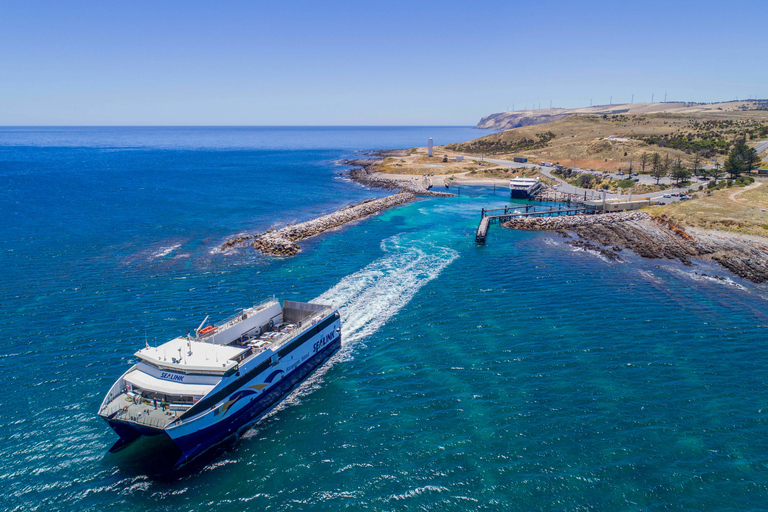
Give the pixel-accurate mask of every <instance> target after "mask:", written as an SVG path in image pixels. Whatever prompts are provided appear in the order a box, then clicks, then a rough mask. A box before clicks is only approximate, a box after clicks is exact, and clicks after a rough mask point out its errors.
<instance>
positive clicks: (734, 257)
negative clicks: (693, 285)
mask: <svg viewBox="0 0 768 512" xmlns="http://www.w3.org/2000/svg"><path fill="white" fill-rule="evenodd" d="M504 226H505V227H508V228H513V229H531V230H555V231H557V232H558V234H560V233H561V232H566V231H567V232H571V233H575V234H576V235H578V237H579V238H580V239H581V241H584V242H595V243H599V244H601V245H603V246H609V247H611V248H612V251H610V252H613V253H614V254H615V253H616V252H617V251H619V250H621V247H626V248H629V249H632V250H633V251H635V252H636V253H637V254H639V255H640V256H642V257H644V258H668V259H677V260H680V261H681V262H682V263H683V264H685V265H691V264H692V263H691V258H699V259H703V260H711V261H716V262H717V263H719V264H720V265H722V266H723V267H725V268H727V269H728V270H730V271H731V272H733V273H734V274H736V275H738V276H740V277H743V278H744V279H748V280H749V281H752V282H755V283H764V282H768V239H760V238H758V237H750V236H744V235H739V234H735V233H725V232H718V231H708V230H700V229H689V231H686V230H685V229H683V227H682V226H680V225H678V224H677V223H676V222H675V221H674V220H672V219H670V218H668V217H665V216H660V217H652V216H651V215H649V214H648V213H645V212H618V213H607V214H602V215H576V216H571V217H565V216H563V217H538V218H537V217H523V218H518V219H512V220H510V221H508V222H506V223H504ZM693 235H695V236H693ZM561 236H562V235H561ZM567 243H568V242H567ZM571 245H574V244H573V243H571ZM583 247H585V248H587V247H586V246H583ZM588 248H590V249H592V247H588ZM593 250H594V249H593ZM598 252H601V251H598ZM601 254H604V253H603V252H601ZM606 256H608V255H607V254H606ZM616 256H617V257H618V255H616ZM608 257H610V256H608Z"/></svg>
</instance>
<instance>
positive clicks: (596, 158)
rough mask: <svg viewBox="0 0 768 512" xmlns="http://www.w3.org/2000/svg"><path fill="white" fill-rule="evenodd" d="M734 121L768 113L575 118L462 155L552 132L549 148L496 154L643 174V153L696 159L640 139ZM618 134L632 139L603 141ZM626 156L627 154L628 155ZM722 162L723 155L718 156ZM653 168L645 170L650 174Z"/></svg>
mask: <svg viewBox="0 0 768 512" xmlns="http://www.w3.org/2000/svg"><path fill="white" fill-rule="evenodd" d="M725 120H734V121H738V122H739V123H744V126H746V125H748V124H752V123H766V122H768V113H767V112H765V111H723V112H720V111H707V112H699V113H688V114H650V115H615V116H605V117H604V116H598V115H584V114H578V115H571V116H569V117H566V118H564V119H560V120H558V121H554V122H551V123H546V124H540V125H532V126H524V127H521V128H515V129H512V130H507V131H504V132H500V133H494V134H490V135H486V136H484V137H480V138H479V139H477V140H476V141H470V142H467V143H462V144H457V145H456V148H455V149H456V152H457V153H458V154H463V153H468V152H474V153H481V152H483V150H482V149H481V148H479V147H477V146H475V147H474V148H473V144H472V143H474V142H478V141H485V142H487V143H492V144H497V145H499V146H501V145H502V144H504V143H506V144H507V145H510V146H516V145H520V143H521V142H523V141H525V140H528V141H533V142H535V141H538V140H540V138H539V137H538V135H539V134H542V133H546V132H552V133H554V134H555V138H554V139H553V140H551V141H550V142H549V143H547V144H546V146H544V147H540V148H538V149H529V150H525V149H522V150H517V151H516V152H511V153H505V152H494V153H493V155H494V157H496V158H512V157H514V156H522V157H527V158H528V159H529V161H531V162H534V163H539V162H540V161H548V162H559V163H560V164H562V165H564V166H566V167H581V168H592V169H598V170H602V171H615V170H619V169H624V170H626V169H627V168H628V166H629V161H630V160H633V164H634V170H636V171H639V170H640V157H641V155H642V154H643V153H659V154H660V155H661V156H662V157H664V156H667V155H668V156H669V157H670V158H671V159H675V158H677V157H680V158H682V159H683V160H684V161H685V162H686V163H688V164H690V160H691V155H688V154H687V153H685V152H683V151H679V150H675V149H670V148H663V147H659V146H656V145H648V144H646V143H645V142H643V141H641V140H637V139H638V138H640V137H647V136H674V135H676V134H687V133H693V131H694V127H693V125H692V123H693V122H699V123H703V122H705V121H725ZM610 135H613V136H615V137H617V138H628V139H630V140H628V141H617V140H612V141H611V140H604V139H605V138H606V137H608V136H610ZM724 136H725V137H726V138H733V137H736V134H730V133H729V134H724ZM436 151H438V152H440V154H441V155H442V154H443V153H448V154H456V153H454V152H452V151H448V150H446V149H445V148H443V147H438V148H436ZM625 153H626V154H625ZM718 159H719V161H721V162H722V161H723V159H724V156H719V157H718ZM647 170H648V168H646V171H647Z"/></svg>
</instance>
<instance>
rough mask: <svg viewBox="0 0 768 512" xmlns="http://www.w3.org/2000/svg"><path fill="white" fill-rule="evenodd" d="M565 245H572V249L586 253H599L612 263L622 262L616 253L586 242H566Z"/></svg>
mask: <svg viewBox="0 0 768 512" xmlns="http://www.w3.org/2000/svg"><path fill="white" fill-rule="evenodd" d="M565 243H566V244H568V245H570V246H571V247H577V248H579V249H584V250H585V251H593V252H597V253H599V254H602V255H603V256H605V257H606V258H608V259H609V260H611V261H622V259H621V257H620V256H619V255H618V254H616V253H615V252H613V251H610V250H608V249H604V248H602V247H600V246H597V245H595V244H593V243H591V242H588V241H585V240H569V241H568V242H565Z"/></svg>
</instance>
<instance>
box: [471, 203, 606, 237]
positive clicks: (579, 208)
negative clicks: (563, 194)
mask: <svg viewBox="0 0 768 512" xmlns="http://www.w3.org/2000/svg"><path fill="white" fill-rule="evenodd" d="M523 208H525V211H521V210H522V209H523ZM597 212H598V210H597V209H596V208H593V207H591V206H590V205H585V204H575V205H566V206H552V207H543V206H536V205H533V204H527V205H525V206H520V207H514V206H505V207H504V208H494V209H485V208H483V209H482V211H481V213H480V224H479V225H478V226H477V232H476V233H475V242H477V243H478V244H484V243H485V239H486V238H487V236H488V229H489V228H490V227H491V224H500V223H502V222H507V221H510V220H512V219H520V218H526V217H557V216H560V215H582V214H593V213H597Z"/></svg>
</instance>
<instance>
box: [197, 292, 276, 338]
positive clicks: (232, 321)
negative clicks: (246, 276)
mask: <svg viewBox="0 0 768 512" xmlns="http://www.w3.org/2000/svg"><path fill="white" fill-rule="evenodd" d="M277 303H278V301H277V299H276V298H275V297H274V296H273V297H271V298H269V299H265V300H263V301H261V302H259V303H258V304H254V305H253V306H251V307H248V308H243V309H242V310H240V312H239V313H235V314H234V315H230V316H228V317H227V318H225V319H223V320H221V321H220V322H219V323H218V325H217V326H216V329H214V330H213V331H211V332H209V333H207V334H204V335H203V336H202V337H203V338H210V337H211V336H213V335H215V334H218V333H219V332H221V331H223V330H226V329H229V328H230V327H232V326H233V325H236V324H238V323H240V322H241V321H242V314H243V311H244V310H248V309H252V310H253V312H254V314H255V313H258V312H259V311H262V310H264V309H266V308H267V306H271V305H272V304H277Z"/></svg>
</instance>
